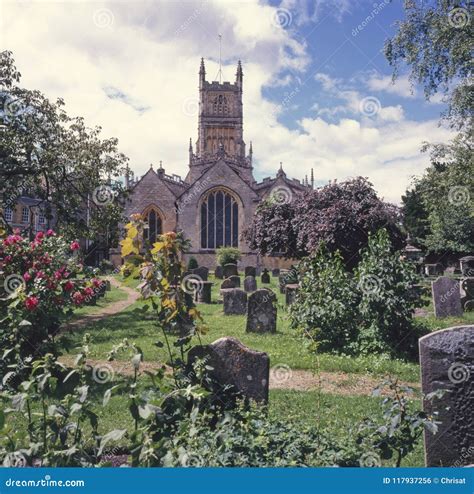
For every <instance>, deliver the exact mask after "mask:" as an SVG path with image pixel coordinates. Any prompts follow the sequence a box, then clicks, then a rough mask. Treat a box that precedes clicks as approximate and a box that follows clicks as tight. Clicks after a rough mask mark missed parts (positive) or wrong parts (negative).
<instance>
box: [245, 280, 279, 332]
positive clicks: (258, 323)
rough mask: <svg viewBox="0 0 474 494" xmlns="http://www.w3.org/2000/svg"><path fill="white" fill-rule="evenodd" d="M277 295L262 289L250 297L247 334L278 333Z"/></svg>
mask: <svg viewBox="0 0 474 494" xmlns="http://www.w3.org/2000/svg"><path fill="white" fill-rule="evenodd" d="M276 318H277V308H276V295H275V294H274V293H273V292H272V291H271V290H269V289H268V288H262V289H260V290H257V291H255V292H253V293H252V294H251V295H249V298H248V303H247V332H253V333H275V332H276Z"/></svg>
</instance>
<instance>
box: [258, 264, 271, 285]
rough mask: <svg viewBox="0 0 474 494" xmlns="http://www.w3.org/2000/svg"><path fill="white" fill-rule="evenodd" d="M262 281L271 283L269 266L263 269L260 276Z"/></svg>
mask: <svg viewBox="0 0 474 494" xmlns="http://www.w3.org/2000/svg"><path fill="white" fill-rule="evenodd" d="M260 281H261V282H262V283H264V284H268V283H270V273H269V272H268V269H267V268H265V269H264V270H263V273H262V276H260Z"/></svg>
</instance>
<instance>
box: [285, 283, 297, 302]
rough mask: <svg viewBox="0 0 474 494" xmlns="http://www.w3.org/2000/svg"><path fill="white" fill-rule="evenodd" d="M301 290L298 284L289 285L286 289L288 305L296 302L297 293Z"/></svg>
mask: <svg viewBox="0 0 474 494" xmlns="http://www.w3.org/2000/svg"><path fill="white" fill-rule="evenodd" d="M298 288H299V285H298V284H293V283H291V284H289V285H286V287H285V302H286V305H291V304H292V303H293V302H294V301H295V297H296V292H297V290H298Z"/></svg>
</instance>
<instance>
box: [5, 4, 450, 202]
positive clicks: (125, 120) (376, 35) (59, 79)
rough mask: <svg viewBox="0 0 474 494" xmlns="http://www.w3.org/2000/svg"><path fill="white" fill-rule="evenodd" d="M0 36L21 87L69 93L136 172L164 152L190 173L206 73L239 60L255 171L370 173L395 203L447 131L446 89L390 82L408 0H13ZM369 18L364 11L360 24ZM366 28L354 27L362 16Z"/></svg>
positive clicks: (325, 175)
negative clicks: (388, 50) (390, 57)
mask: <svg viewBox="0 0 474 494" xmlns="http://www.w3.org/2000/svg"><path fill="white" fill-rule="evenodd" d="M0 5H1V7H0V8H1V9H2V12H1V14H2V15H1V16H0V19H1V21H0V22H1V25H0V32H1V36H2V38H1V43H2V47H4V48H7V49H10V50H12V51H13V53H14V56H15V59H16V61H17V65H18V67H19V69H20V71H21V73H22V75H23V80H22V83H23V85H25V86H26V87H30V88H36V89H40V90H41V91H43V92H44V93H45V94H46V95H47V96H48V97H50V98H57V97H63V98H64V99H65V101H66V108H67V110H68V112H69V113H70V114H72V115H81V116H83V117H84V118H85V120H86V122H87V123H88V124H89V125H90V126H94V125H100V126H101V127H102V128H103V135H104V137H109V136H114V137H118V139H119V143H120V144H119V145H120V149H121V150H122V151H123V152H124V153H125V154H127V155H128V156H129V157H130V164H131V167H132V169H133V170H134V171H135V172H136V174H137V175H141V174H143V173H144V172H146V170H147V169H148V168H149V166H150V164H154V165H155V166H158V164H159V161H160V160H161V161H163V165H164V167H165V170H166V172H167V173H170V174H171V173H177V174H180V175H182V176H184V175H185V174H186V171H187V153H188V151H187V149H188V142H189V138H190V137H191V138H192V140H193V142H195V140H196V138H197V97H198V93H197V83H198V79H197V72H198V69H199V61H200V58H201V56H202V57H204V58H205V60H206V69H207V77H208V79H210V80H212V79H213V78H214V77H215V75H216V74H217V70H218V64H217V62H218V34H222V53H223V74H224V79H226V80H233V78H234V77H235V70H236V64H237V60H238V59H241V60H242V63H243V70H244V139H245V141H246V142H247V145H248V144H249V142H250V141H252V143H253V149H254V159H255V170H254V171H255V176H256V178H257V179H261V178H263V177H265V176H269V175H274V174H275V173H276V171H277V169H278V167H279V163H280V161H281V162H283V167H284V170H285V171H286V172H287V174H288V175H289V176H292V177H295V178H299V179H302V178H304V176H305V175H306V174H309V173H310V170H311V168H314V172H315V178H316V181H317V183H318V184H320V185H322V184H325V183H327V182H328V181H329V180H334V179H337V180H339V181H341V180H344V179H347V178H350V177H353V176H356V175H362V176H366V177H368V178H369V179H370V180H371V181H372V182H373V183H374V185H375V187H376V189H377V191H378V192H379V193H380V195H381V196H383V197H384V198H386V199H387V200H390V201H392V202H399V201H400V195H401V194H402V193H403V192H404V191H405V189H406V187H407V186H409V184H410V181H411V178H412V177H413V176H415V175H419V174H421V173H422V172H423V170H424V168H425V167H426V166H427V165H428V164H429V160H428V156H426V155H424V154H421V153H420V148H421V145H422V143H423V142H424V141H426V140H430V141H432V142H439V141H446V140H447V139H449V137H450V135H451V134H450V132H449V131H448V130H447V129H444V128H442V127H439V125H438V123H439V114H440V112H441V111H442V110H443V108H444V106H443V105H442V104H440V98H439V97H437V98H435V101H432V102H426V101H425V100H424V98H423V94H422V91H421V90H420V88H415V91H414V93H413V94H412V93H411V91H410V84H409V81H408V79H407V76H406V73H403V72H402V74H401V77H400V79H399V80H398V81H397V83H396V84H395V85H392V84H391V68H390V67H389V66H388V63H387V62H386V60H385V58H384V55H383V53H382V49H383V43H384V41H385V39H386V38H387V37H389V36H390V35H392V34H393V33H394V32H395V27H394V23H395V21H396V20H398V19H402V18H403V9H402V1H401V0H394V1H393V2H389V1H388V0H387V1H385V0H381V1H380V2H373V1H362V0H361V1H349V0H311V1H310V0H278V1H275V0H269V1H265V0H239V1H233V0H214V1H212V0H187V1H180V2H177V1H165V0H163V1H161V0H147V1H133V2H131V1H130V2H127V1H122V0H121V1H104V2H94V1H80V0H79V1H72V0H71V1H68V0H66V1H56V2H43V1H28V0H19V1H6V2H2V3H1V4H0ZM364 20H365V22H364ZM363 23H364V25H363V28H362V29H358V26H359V25H362V24H363Z"/></svg>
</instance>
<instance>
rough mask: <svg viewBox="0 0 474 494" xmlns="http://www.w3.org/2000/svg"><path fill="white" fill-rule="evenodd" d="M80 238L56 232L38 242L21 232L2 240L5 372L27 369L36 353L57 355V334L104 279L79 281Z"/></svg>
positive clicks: (0, 315)
mask: <svg viewBox="0 0 474 494" xmlns="http://www.w3.org/2000/svg"><path fill="white" fill-rule="evenodd" d="M78 250H79V244H78V242H75V241H74V242H71V243H68V242H66V240H65V239H64V238H62V237H60V236H57V235H56V234H55V233H54V232H53V231H52V230H48V231H47V232H46V233H43V232H39V233H37V235H36V237H35V238H34V240H32V241H30V240H29V239H28V238H23V237H22V236H21V235H19V234H18V233H14V234H13V235H9V236H7V237H5V238H3V240H1V241H0V328H1V329H0V355H1V357H2V358H1V361H0V362H1V363H0V375H1V377H2V379H3V381H4V382H3V385H5V384H6V383H5V381H9V382H10V383H11V379H10V378H11V377H12V374H18V373H19V372H20V371H21V370H22V369H27V368H28V367H29V366H30V363H31V362H32V361H33V360H34V359H35V358H36V357H42V356H44V355H46V353H55V352H56V348H55V344H54V336H55V335H56V334H57V332H58V330H59V327H60V325H61V323H62V322H63V321H64V319H65V318H66V317H67V316H68V315H70V314H72V309H73V308H74V307H79V306H81V305H83V304H84V303H85V302H86V301H87V300H88V299H89V298H90V297H92V296H94V294H95V293H96V290H97V289H98V286H99V285H100V283H101V281H100V280H98V279H90V280H87V279H84V278H83V279H80V280H79V279H78V277H79V276H80V275H81V272H82V264H81V263H80V260H79V256H78Z"/></svg>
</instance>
